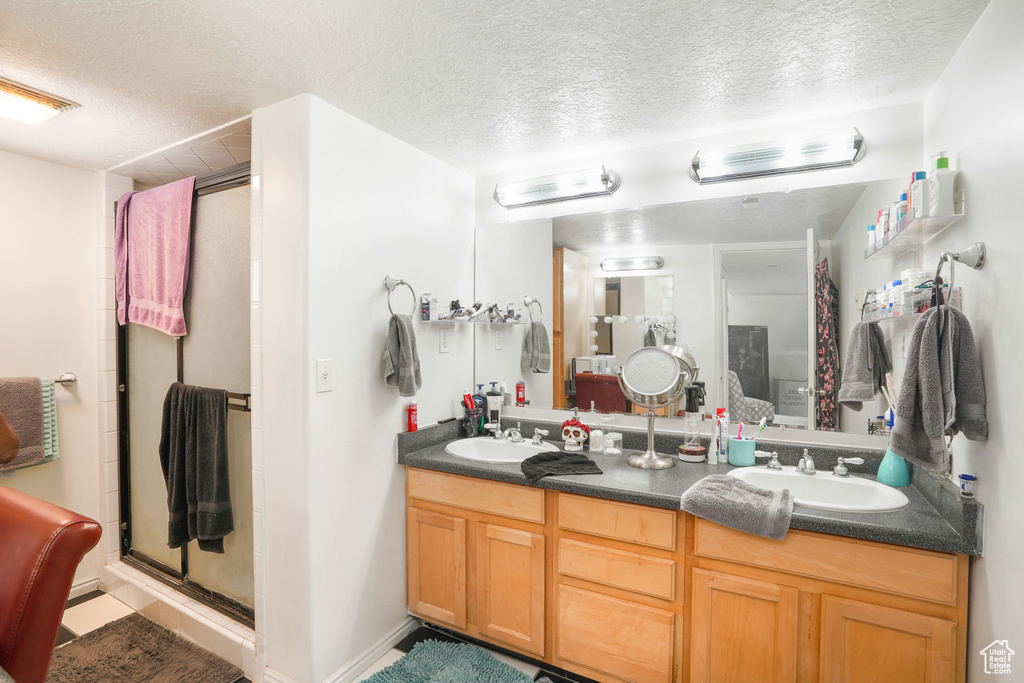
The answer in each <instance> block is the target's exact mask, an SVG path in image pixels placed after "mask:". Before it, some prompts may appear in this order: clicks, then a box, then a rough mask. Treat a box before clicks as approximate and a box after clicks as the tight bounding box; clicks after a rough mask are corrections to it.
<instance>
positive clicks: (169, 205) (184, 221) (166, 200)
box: [114, 177, 196, 337]
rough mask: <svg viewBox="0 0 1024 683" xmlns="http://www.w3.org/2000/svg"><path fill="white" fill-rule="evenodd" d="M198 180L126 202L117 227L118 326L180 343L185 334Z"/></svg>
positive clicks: (133, 196) (127, 195)
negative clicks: (155, 332) (157, 333)
mask: <svg viewBox="0 0 1024 683" xmlns="http://www.w3.org/2000/svg"><path fill="white" fill-rule="evenodd" d="M195 180H196V179H195V178H194V177H193V178H185V179H184V180H179V181H177V182H173V183H168V184H166V185H161V186H160V187H155V188H153V189H152V190H146V191H145V192H127V193H125V194H123V195H122V196H121V198H120V199H119V200H118V205H117V216H116V218H115V221H114V280H115V283H114V289H115V294H116V298H117V322H118V323H120V324H121V325H126V324H128V323H139V324H140V325H146V326H147V327H152V328H154V329H157V330H160V331H161V332H164V333H166V334H169V335H171V336H174V337H182V336H184V335H185V334H187V331H186V329H185V313H184V303H185V288H186V286H187V284H188V266H189V252H190V249H191V244H192V204H193V200H194V197H193V190H194V188H195Z"/></svg>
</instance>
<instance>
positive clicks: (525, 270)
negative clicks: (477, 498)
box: [475, 181, 899, 433]
mask: <svg viewBox="0 0 1024 683" xmlns="http://www.w3.org/2000/svg"><path fill="white" fill-rule="evenodd" d="M898 185H899V181H878V182H877V183H856V184H848V185H831V186H825V187H818V188H811V189H802V190H795V191H792V192H773V193H766V194H760V195H751V196H747V195H744V196H734V197H726V198H716V199H708V200H700V201H691V202H682V203H677V204H664V205H658V206H650V207H643V208H637V209H628V210H615V211H607V212H595V213H576V214H570V215H565V216H562V217H556V218H553V219H535V220H529V221H519V222H510V223H506V224H501V225H490V226H481V227H479V228H478V229H477V239H476V242H477V244H476V259H477V260H476V273H477V278H476V298H477V299H478V300H481V301H496V302H499V303H501V304H504V303H505V302H507V301H516V302H517V305H521V304H522V300H523V297H524V295H525V296H530V297H534V298H537V299H538V300H539V301H540V302H541V304H542V307H543V317H542V318H541V319H540V321H541V322H542V323H543V324H544V326H545V328H546V331H547V333H548V336H549V339H550V344H551V372H550V373H547V374H546V373H534V372H531V371H529V370H527V371H524V370H522V369H521V363H520V349H521V346H522V338H523V333H524V332H525V330H526V328H527V325H520V326H516V327H515V328H506V329H503V328H502V326H501V325H482V326H477V328H476V339H475V344H476V357H475V361H476V365H475V375H476V382H478V383H483V382H491V381H499V382H506V383H507V384H508V385H509V386H513V385H514V384H515V383H516V382H517V381H519V380H520V379H522V380H523V381H525V383H526V385H527V398H528V400H529V401H530V407H534V408H544V409H550V408H555V409H563V410H571V409H572V408H573V407H579V409H580V410H581V411H587V410H590V409H591V407H592V406H593V407H594V409H595V410H597V411H598V412H626V413H628V412H631V411H632V408H631V406H630V405H629V403H628V401H625V400H624V398H623V397H622V396H621V391H619V390H618V387H617V383H616V382H615V381H614V372H615V368H616V367H617V366H619V365H621V363H622V362H623V360H624V359H625V357H626V356H627V355H628V354H629V353H630V352H631V351H633V350H635V349H637V348H639V347H641V346H644V345H648V344H657V345H663V344H671V345H676V346H681V347H685V348H686V349H687V350H689V351H690V352H691V353H692V355H693V357H694V358H695V360H696V361H697V363H698V365H699V366H700V374H699V377H698V379H699V380H700V381H703V382H704V383H705V392H706V398H705V406H704V408H703V412H706V413H711V414H713V413H714V409H715V408H717V407H727V408H729V410H730V413H731V416H732V420H733V421H734V422H735V421H737V420H743V421H744V422H753V423H756V422H757V421H758V420H759V419H761V418H762V417H765V418H767V420H768V422H769V423H770V424H773V425H776V426H780V425H784V426H786V427H787V428H796V429H823V430H839V431H848V432H854V433H866V427H865V425H866V422H867V421H866V419H865V417H864V416H865V415H868V413H870V412H872V411H874V410H876V408H875V407H874V406H867V411H868V412H865V413H863V414H856V413H847V412H846V411H844V410H840V409H839V408H838V407H835V406H834V398H835V397H834V394H835V392H837V391H838V367H839V366H838V363H839V357H838V356H839V355H841V353H845V346H846V338H847V335H848V332H849V330H850V327H851V326H852V324H854V323H855V321H856V319H857V316H858V315H859V312H858V311H857V310H856V307H855V305H854V304H853V295H852V292H847V293H846V294H847V295H848V296H839V295H838V292H837V283H838V282H839V277H838V276H837V271H839V270H840V269H841V267H842V266H841V264H842V263H843V262H844V261H848V260H849V259H860V260H861V261H862V260H863V250H864V247H865V232H866V230H865V228H866V226H867V224H868V223H872V222H873V221H872V220H870V217H871V216H872V215H873V213H874V212H875V211H876V210H877V208H878V207H877V206H875V205H874V204H875V201H876V200H875V197H883V196H888V193H890V192H891V191H892V188H893V187H898ZM869 190H870V191H869ZM862 198H863V200H864V201H862ZM646 258H651V259H655V260H652V261H651V262H650V265H651V266H656V265H657V264H659V263H660V264H661V265H660V267H649V268H647V269H639V270H632V269H629V270H619V269H618V268H622V267H626V268H643V266H644V265H645V263H647V262H645V261H643V260H642V259H646ZM822 262H826V263H828V272H826V274H825V277H822V276H821V272H819V271H821V270H822V269H823V267H822V266H820V265H819V264H821V263H822ZM602 264H603V266H602ZM858 275H859V274H858ZM863 286H864V285H863V284H857V287H863ZM841 307H846V308H848V309H850V310H842V311H841V310H840V309H841ZM536 312H537V311H536V309H535V313H536ZM816 315H817V316H822V315H828V316H829V318H828V322H829V324H832V325H834V326H835V327H834V328H833V339H832V341H833V344H834V345H833V347H832V348H833V350H835V351H839V354H837V357H836V358H835V359H834V364H831V363H828V362H827V363H824V364H822V363H821V362H819V361H820V357H821V355H822V354H821V352H820V350H819V349H818V347H819V346H820V345H821V344H822V343H823V342H822V339H821V335H820V334H819V328H820V327H821V325H820V322H821V320H820V319H818V321H817V323H816V318H815V316H816ZM525 318H526V316H525V315H524V319H525ZM844 328H845V329H844ZM827 342H828V340H826V343H827ZM826 355H827V354H826ZM584 374H589V375H593V377H581V375H584ZM826 374H830V379H829V380H828V382H826V381H825V375H826ZM580 379H583V380H586V381H584V382H583V384H585V385H587V386H585V387H581V386H580V382H579V381H577V380H580ZM595 382H596V383H597V384H598V385H599V386H598V387H597V388H596V389H595V388H594V387H592V386H590V385H591V384H594V383H595ZM826 386H827V387H828V391H827V392H826V393H829V392H831V394H832V395H822V390H823V387H826ZM595 396H597V397H598V398H595ZM830 403H831V404H832V406H831V410H832V413H833V414H831V415H830V414H828V408H829V404H830ZM823 407H824V408H825V409H824V410H823ZM881 409H882V410H884V406H883V407H882V408H881ZM684 410H685V405H673V406H668V407H666V408H665V409H662V411H661V412H662V414H663V415H667V416H669V417H676V416H679V414H680V413H681V412H682V411H684ZM840 413H842V415H841V414H840ZM872 417H873V415H872Z"/></svg>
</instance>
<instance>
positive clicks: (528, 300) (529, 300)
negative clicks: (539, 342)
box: [523, 296, 544, 323]
mask: <svg viewBox="0 0 1024 683" xmlns="http://www.w3.org/2000/svg"><path fill="white" fill-rule="evenodd" d="M523 304H524V305H525V306H526V312H527V314H529V316H530V322H531V323H539V322H540V321H541V320H543V319H544V307H543V306H541V304H540V302H539V301H537V300H536V299H534V298H533V297H532V296H524V297H523ZM533 304H537V309H538V310H539V311H540V313H538V314H537V319H536V320H534V319H533Z"/></svg>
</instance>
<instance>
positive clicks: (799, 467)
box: [796, 448, 817, 474]
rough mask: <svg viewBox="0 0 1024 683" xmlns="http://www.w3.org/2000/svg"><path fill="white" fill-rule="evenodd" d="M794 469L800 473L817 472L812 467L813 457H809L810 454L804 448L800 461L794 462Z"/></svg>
mask: <svg viewBox="0 0 1024 683" xmlns="http://www.w3.org/2000/svg"><path fill="white" fill-rule="evenodd" d="M796 471H797V472H800V473H801V474H816V473H817V471H816V470H815V469H814V458H812V457H811V454H810V453H809V452H808V451H807V449H806V448H805V449H804V455H803V457H802V458H800V461H799V462H797V464H796Z"/></svg>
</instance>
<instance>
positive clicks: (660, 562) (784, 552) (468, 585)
mask: <svg viewBox="0 0 1024 683" xmlns="http://www.w3.org/2000/svg"><path fill="white" fill-rule="evenodd" d="M420 438H423V437H420ZM401 450H402V449H401V447H400V452H401ZM399 459H400V462H402V463H403V464H406V465H407V466H408V476H407V498H406V501H407V520H408V526H407V539H408V600H409V603H408V604H409V610H410V612H411V613H413V614H415V615H416V616H419V617H421V618H423V619H425V620H427V621H430V622H432V623H436V624H439V625H442V626H445V627H447V628H450V629H454V630H456V631H459V632H461V633H464V634H466V635H468V636H470V637H473V638H478V639H480V640H482V641H487V642H490V643H494V644H495V645H498V646H500V647H503V648H507V649H509V650H512V651H516V652H520V653H522V654H523V655H526V656H528V657H531V658H534V659H539V660H543V661H545V662H548V663H551V664H553V665H555V666H558V667H561V668H564V669H566V670H569V671H572V672H576V673H579V674H581V675H584V676H587V677H590V678H593V679H596V680H600V681H635V682H637V683H640V682H643V683H648V682H650V683H654V682H666V683H668V682H672V683H676V682H681V681H693V682H694V683H697V682H699V681H715V683H722V682H731V681H736V682H741V681H742V682H744V683H748V682H750V681H827V682H829V683H832V682H839V681H854V680H872V681H893V682H899V683H905V682H908V681H933V682H935V681H950V682H953V681H963V680H964V679H965V665H966V656H967V652H966V638H967V636H966V633H967V631H966V627H967V599H968V591H967V586H968V561H969V555H970V554H979V553H978V548H977V543H976V541H975V540H974V538H973V537H972V535H971V534H969V533H968V534H964V533H961V531H958V530H957V529H956V528H954V525H951V524H950V523H948V520H945V521H943V519H942V515H941V514H940V512H939V510H938V507H936V506H935V505H933V504H932V503H931V502H929V500H928V499H926V498H925V496H923V495H922V494H921V493H920V492H918V491H917V490H915V489H914V487H910V488H908V489H907V493H908V497H909V498H910V501H911V502H910V506H909V507H908V508H906V509H904V510H900V511H897V512H891V513H879V514H852V515H851V514H849V513H846V514H843V513H834V512H826V511H821V510H809V509H806V508H798V509H797V510H795V511H794V518H793V525H792V528H791V531H790V532H789V534H788V535H787V537H786V539H785V540H784V541H773V540H769V539H765V538H761V537H758V536H752V535H749V534H745V533H742V532H739V531H735V530H732V529H729V528H726V527H723V526H720V525H717V524H714V523H711V522H708V521H706V520H703V519H699V518H695V517H693V516H692V515H689V514H687V513H684V512H681V511H678V509H677V508H678V498H679V494H681V493H682V491H683V490H685V488H687V487H688V486H689V483H692V482H694V481H697V480H699V479H700V478H702V477H703V476H706V475H707V474H711V473H715V472H718V471H722V470H724V468H725V467H726V466H709V465H706V464H705V465H686V464H680V466H678V467H676V468H673V469H672V470H667V471H662V472H649V471H642V470H637V469H634V468H628V467H626V466H625V465H624V464H622V465H621V467H620V465H619V463H620V462H621V460H622V459H621V456H620V457H617V458H611V457H602V456H595V460H596V461H597V462H598V463H599V465H600V466H601V467H602V469H604V471H605V474H603V475H593V476H590V477H589V478H588V476H586V475H583V476H580V475H577V476H563V477H548V478H545V479H542V480H541V481H540V482H538V485H537V486H536V487H535V486H529V485H526V484H525V479H524V478H523V477H522V475H521V473H519V472H518V466H514V465H497V466H496V465H482V464H475V463H468V462H465V461H461V462H460V461H458V460H457V459H454V458H451V457H450V456H448V455H446V454H445V453H444V448H443V445H440V446H436V445H435V446H430V447H426V448H421V449H419V450H415V451H410V452H405V453H403V454H401V455H400V458H399ZM541 487H543V488H541ZM979 507H980V506H979ZM979 519H980V517H979ZM961 521H962V522H964V523H966V524H968V525H971V524H973V522H972V521H971V520H970V519H966V520H961ZM979 524H980V522H979ZM871 538H874V539H876V540H866V539H871ZM877 539H885V540H888V541H890V542H879V540H877Z"/></svg>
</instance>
